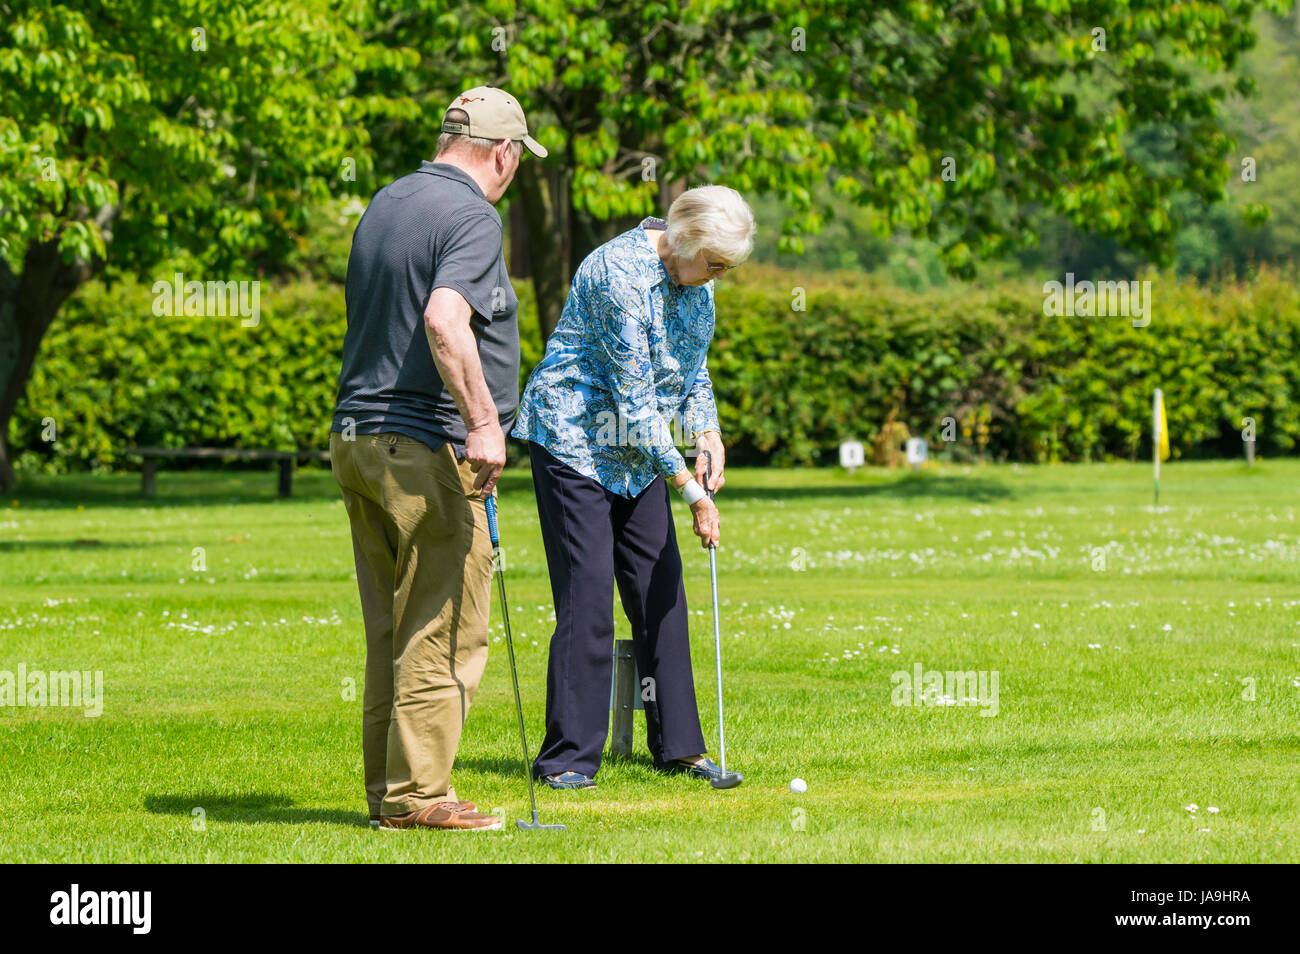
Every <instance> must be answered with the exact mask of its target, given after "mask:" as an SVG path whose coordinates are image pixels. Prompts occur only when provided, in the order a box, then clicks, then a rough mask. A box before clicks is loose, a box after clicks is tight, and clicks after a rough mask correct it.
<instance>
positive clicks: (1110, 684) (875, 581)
mask: <svg viewBox="0 0 1300 954" xmlns="http://www.w3.org/2000/svg"><path fill="white" fill-rule="evenodd" d="M1165 477H1166V479H1165V481H1164V486H1163V488H1162V490H1163V497H1162V506H1161V508H1160V509H1159V510H1154V509H1153V508H1152V506H1151V486H1150V474H1149V468H1147V467H1144V466H1138V465H1127V464H1113V465H1094V466H1073V467H1053V468H1049V467H1041V468H1028V467H1014V466H998V467H977V468H950V469H946V470H943V471H941V472H937V473H926V474H924V475H921V476H911V475H897V474H893V475H890V474H884V473H881V472H879V471H860V472H859V473H858V474H856V475H854V476H852V477H850V476H849V475H847V474H845V473H843V472H832V471H784V472H776V471H740V470H736V471H732V472H730V473H729V474H728V478H729V481H728V485H727V489H726V491H724V494H723V500H722V509H723V531H724V541H725V547H724V549H723V550H722V552H721V553H720V554H719V566H720V588H721V595H722V601H723V632H724V647H723V654H724V662H725V668H726V691H727V700H726V701H727V719H728V725H727V738H728V743H729V745H728V753H727V754H728V761H729V763H730V764H731V765H733V766H734V767H737V768H739V769H741V770H743V771H744V773H745V776H746V782H745V784H744V785H743V786H742V787H741V788H739V789H736V790H734V791H730V792H715V791H713V790H711V789H709V788H708V787H707V786H702V785H701V784H699V783H695V782H692V781H690V780H687V779H682V778H671V779H664V778H661V777H659V776H656V775H655V774H654V773H653V772H652V770H651V769H650V767H649V764H648V758H647V756H646V754H645V749H644V738H643V730H644V723H643V722H642V720H641V716H640V715H638V721H637V732H638V737H637V754H636V755H635V756H634V758H633V759H632V760H630V761H626V762H620V763H614V762H612V761H607V762H606V764H605V766H604V767H603V768H602V770H601V772H600V775H599V782H600V787H599V788H598V789H597V790H596V791H594V792H573V793H556V792H552V791H550V790H544V791H543V792H541V793H540V794H539V798H540V801H541V810H542V815H543V818H544V820H547V821H561V822H564V823H565V824H567V825H568V826H569V830H568V832H567V833H564V834H554V833H521V832H518V831H516V830H514V829H513V826H509V827H508V828H507V830H506V831H504V832H499V833H485V834H473V835H470V834H458V835H449V834H443V833H435V832H411V833H400V834H376V833H373V832H371V831H370V830H369V829H368V828H367V827H366V826H365V821H364V812H365V803H364V799H363V796H362V788H361V780H360V728H359V726H360V704H359V702H357V701H352V700H348V699H345V698H344V696H345V693H344V686H345V681H346V680H355V681H356V683H357V684H358V685H359V683H360V681H361V675H362V638H361V619H360V610H359V606H358V601H357V595H356V591H355V583H354V581H353V579H352V562H351V560H352V557H351V549H350V545H349V542H348V535H347V533H348V532H347V522H346V518H345V516H344V513H343V509H342V506H341V504H340V503H339V502H338V500H337V499H336V498H337V495H336V491H335V488H334V485H333V482H332V478H331V477H330V476H329V474H328V472H321V471H317V472H307V473H303V474H300V475H299V476H298V478H297V483H296V488H295V492H296V494H297V496H296V497H295V498H294V499H293V500H291V501H278V500H275V499H274V496H273V495H274V485H275V480H274V476H273V475H272V474H270V473H248V472H228V471H215V472H207V473H165V474H161V475H160V476H159V481H158V485H159V496H158V497H157V499H156V500H154V501H151V502H144V501H141V500H140V499H139V498H138V497H137V496H136V490H137V483H138V482H137V479H136V478H133V477H130V476H121V477H67V478H48V479H43V480H32V481H30V482H29V483H28V484H27V485H25V488H24V490H23V491H22V492H21V493H20V494H19V496H18V497H17V498H13V499H16V500H17V504H16V505H14V504H13V500H12V499H8V498H7V499H4V500H0V505H2V506H3V509H2V510H0V670H9V671H15V670H16V669H17V666H18V665H19V664H20V663H24V664H26V666H27V667H28V668H29V669H43V670H66V669H79V670H102V671H103V673H104V694H105V699H104V711H103V714H102V716H100V717H99V718H86V717H84V716H83V715H82V713H81V711H80V710H77V709H68V708H22V709H19V708H0V811H2V812H3V816H4V818H5V829H6V832H5V837H4V838H3V839H0V861H3V862H13V861H113V862H127V861H149V862H171V861H189V862H199V861H459V860H465V861H563V862H568V861H615V860H638V861H715V860H726V861H830V860H838V861H873V860H879V861H1010V862H1028V861H1095V862H1153V861H1197V862H1229V861H1273V862H1283V861H1295V860H1297V858H1300V819H1298V817H1297V815H1298V812H1300V809H1298V808H1297V806H1298V805H1300V799H1298V798H1297V796H1298V795H1300V786H1298V785H1297V781H1296V778H1297V764H1300V739H1298V738H1297V732H1298V730H1300V523H1298V522H1297V513H1296V511H1297V504H1300V495H1298V494H1297V493H1296V488H1297V487H1300V461H1297V460H1276V461H1272V460H1271V461H1266V462H1263V463H1261V464H1260V465H1259V466H1257V467H1256V468H1255V470H1254V471H1247V470H1246V469H1245V468H1244V466H1242V465H1240V464H1237V463H1186V464H1183V463H1177V464H1173V465H1168V466H1167V467H1166V471H1165ZM675 506H676V507H678V508H679V509H678V510H677V511H676V512H677V516H678V526H679V531H680V534H681V540H682V546H683V552H684V554H685V555H686V559H687V564H688V569H687V592H688V597H689V600H690V603H691V607H692V609H691V612H692V618H693V620H694V623H695V625H694V637H695V638H694V647H693V649H694V662H695V673H696V684H697V692H698V696H699V703H700V709H701V717H702V720H703V723H704V727H705V735H706V738H710V739H713V738H716V721H715V716H714V713H715V711H716V709H715V699H714V693H713V658H712V657H713V646H712V638H711V636H712V634H711V631H710V630H711V621H710V607H709V592H708V560H707V559H706V557H705V556H704V554H703V553H702V552H701V551H700V550H699V549H698V547H697V546H696V545H694V544H693V543H692V540H691V539H688V533H687V529H688V522H687V521H686V520H685V519H684V518H683V517H684V510H682V509H680V507H681V505H680V504H676V505H675ZM501 510H502V533H503V536H504V541H505V544H506V547H507V562H508V566H509V576H508V585H509V590H510V595H511V602H512V606H511V618H512V622H513V624H514V626H515V633H516V644H517V646H518V651H519V658H520V664H521V672H522V680H523V685H524V705H525V707H526V711H527V714H528V718H529V731H530V734H531V740H532V742H534V743H536V742H538V741H540V738H541V731H540V730H541V718H542V708H543V695H544V673H545V661H546V644H547V640H548V638H549V635H550V626H551V617H552V612H551V603H550V594H549V589H548V586H547V579H546V569H545V563H544V560H543V554H542V548H541V541H540V537H539V535H538V529H537V517H536V512H535V510H534V505H533V500H532V494H531V491H530V489H529V485H528V482H527V477H526V475H525V474H522V473H516V472H512V473H510V474H508V475H507V478H506V480H505V481H504V483H503V495H502V503H501ZM195 547H203V548H205V551H206V561H207V569H206V570H205V571H195V570H193V569H192V563H193V560H194V555H193V553H194V548H195ZM1099 554H1104V568H1103V567H1102V565H1101V561H1100V559H1099ZM616 618H617V619H618V620H619V632H620V634H622V635H626V634H627V625H626V623H625V622H624V621H623V620H622V619H621V613H620V614H617V615H616ZM493 627H494V636H498V635H499V632H500V630H499V614H498V611H497V608H496V607H495V606H494V617H493ZM493 650H494V651H493V655H492V658H491V661H490V663H489V666H488V671H487V675H486V677H485V679H484V681H483V685H482V688H481V690H480V693H479V696H478V698H477V700H476V702H475V705H474V708H473V710H472V712H471V714H470V718H469V723H468V726H467V728H466V733H465V738H464V741H463V743H462V746H461V750H460V759H459V761H458V763H457V766H456V771H455V773H454V782H455V784H456V788H457V791H458V793H459V794H460V795H461V797H464V798H472V799H474V800H475V801H477V802H478V803H479V804H480V805H481V806H484V807H485V808H488V809H491V808H494V807H499V808H501V809H503V810H504V811H505V812H506V813H507V815H508V817H509V819H510V820H511V821H513V819H515V818H518V817H522V816H523V815H524V814H525V808H526V802H527V798H526V794H525V790H524V784H523V778H522V776H521V774H520V766H519V753H518V735H517V731H516V729H515V727H514V712H513V705H512V702H511V698H510V680H509V673H508V670H507V660H506V653H505V651H504V650H505V647H504V645H502V644H501V643H499V642H494V647H493ZM917 663H920V664H922V665H923V666H924V667H925V668H926V669H938V670H959V669H960V670H988V671H996V672H997V673H998V676H999V697H998V706H997V714H996V716H993V717H985V716H982V715H981V711H982V710H981V707H980V706H978V705H925V706H897V705H893V704H891V692H892V691H893V689H894V686H893V684H892V683H891V674H892V673H894V672H895V671H898V670H907V671H910V670H911V669H912V667H913V666H914V665H915V664H917ZM1243 680H1253V681H1254V682H1253V685H1254V699H1253V701H1251V700H1247V699H1246V698H1244V697H1243V695H1244V694H1245V693H1246V688H1247V686H1246V683H1244V682H1243ZM794 776H801V777H803V778H804V779H806V780H807V781H808V785H809V791H808V793H807V794H806V795H802V796H796V795H793V794H791V793H790V792H789V791H788V790H787V785H788V782H789V780H790V779H791V778H792V777H794ZM1192 803H1195V804H1196V805H1197V806H1199V810H1198V811H1197V812H1196V813H1195V814H1194V815H1193V813H1191V812H1189V811H1187V810H1186V809H1185V806H1187V805H1189V804H1192ZM1209 806H1215V807H1217V808H1218V809H1219V811H1218V812H1217V813H1210V812H1209V811H1208V808H1209ZM196 809H201V810H202V812H203V813H204V814H203V821H204V824H203V825H202V826H196V821H195V816H194V811H195V810H196ZM1102 813H1104V819H1103V815H1102ZM799 822H802V828H803V830H798V823H799ZM196 827H202V829H203V830H196ZM1102 827H1104V830H1099V829H1100V828H1102ZM1202 829H1208V831H1203V830H1202Z"/></svg>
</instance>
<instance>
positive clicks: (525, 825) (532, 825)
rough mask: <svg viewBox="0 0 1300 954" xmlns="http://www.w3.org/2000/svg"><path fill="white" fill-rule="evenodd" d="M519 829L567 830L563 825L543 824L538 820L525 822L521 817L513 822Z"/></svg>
mask: <svg viewBox="0 0 1300 954" xmlns="http://www.w3.org/2000/svg"><path fill="white" fill-rule="evenodd" d="M515 824H516V825H518V826H519V830H520V831H568V829H567V828H565V827H564V826H563V825H543V824H542V823H541V822H539V821H531V822H526V821H524V820H523V819H520V820H519V821H517V822H515Z"/></svg>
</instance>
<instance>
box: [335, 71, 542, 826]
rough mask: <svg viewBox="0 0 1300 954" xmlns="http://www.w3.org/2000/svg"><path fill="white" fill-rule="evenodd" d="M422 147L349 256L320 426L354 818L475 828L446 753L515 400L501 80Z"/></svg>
mask: <svg viewBox="0 0 1300 954" xmlns="http://www.w3.org/2000/svg"><path fill="white" fill-rule="evenodd" d="M442 130H443V133H442V136H441V137H440V138H439V140H438V152H437V155H436V157H435V158H434V160H433V161H432V162H425V163H423V164H422V165H421V167H420V168H419V169H418V170H416V171H415V172H413V173H411V174H410V175H407V176H403V177H402V178H400V179H398V180H397V181H396V182H394V183H392V184H391V185H388V186H385V187H384V188H383V189H380V190H379V192H378V193H376V195H375V197H374V198H373V199H372V200H371V202H370V205H369V207H368V208H367V209H366V213H365V215H364V216H362V218H361V222H360V223H359V224H358V225H357V230H356V233H355V235H354V236H353V239H352V254H351V256H350V257H349V259H348V275H347V313H348V329H347V335H346V337H345V338H344V342H343V368H342V372H341V374H340V375H339V391H338V406H337V409H336V411H335V414H334V423H333V428H332V430H333V433H331V435H330V454H331V458H332V461H333V465H332V466H333V470H334V476H335V478H336V479H337V480H338V483H339V486H340V487H341V488H342V490H343V500H344V503H345V504H346V506H347V512H348V519H349V521H350V522H351V526H352V546H353V553H354V556H355V558H356V567H357V585H358V588H359V589H360V592H361V609H362V614H363V616H364V618H365V630H366V685H365V702H364V709H363V714H362V751H363V755H364V765H365V786H366V800H367V802H368V803H369V807H370V822H371V824H372V825H373V826H375V827H378V828H383V829H403V828H441V829H469V830H473V831H485V830H489V829H493V828H500V827H501V822H500V819H499V818H497V817H496V816H493V815H487V814H481V813H479V812H477V811H476V810H475V806H474V803H473V802H466V801H461V800H459V799H458V798H457V796H456V792H455V791H454V790H453V788H452V787H451V768H452V763H453V761H455V758H456V748H457V746H458V745H459V743H460V735H461V729H462V727H463V726H464V723H465V717H466V715H467V714H468V712H469V707H470V703H471V702H472V701H473V699H474V692H475V690H476V689H477V688H478V683H479V679H480V678H481V677H482V675H483V668H484V666H485V665H486V663H487V654H488V607H489V598H490V590H491V581H492V554H491V546H490V544H489V541H488V531H487V515H486V511H485V509H484V499H485V498H486V497H488V496H489V495H490V494H491V493H492V492H493V488H494V487H495V485H496V482H497V479H498V477H499V476H500V474H501V468H502V467H503V466H505V460H506V452H505V431H506V430H508V429H509V428H510V426H511V423H512V422H513V420H514V417H515V411H516V409H517V408H518V404H519V329H518V325H517V323H516V312H517V310H518V305H519V301H518V299H517V298H516V297H515V293H514V289H513V288H512V287H511V285H510V279H509V276H508V275H507V272H506V264H505V259H504V256H503V254H502V247H501V218H500V216H499V215H498V214H497V212H496V210H495V209H494V208H493V207H492V203H494V202H496V201H497V200H499V199H500V198H501V196H502V195H504V194H505V191H506V188H507V187H508V186H509V185H510V182H511V180H512V179H513V178H514V174H515V170H516V169H517V168H518V167H519V159H520V156H521V154H522V149H523V147H527V148H528V150H529V151H530V152H532V153H533V154H534V155H536V156H539V157H544V156H545V155H546V150H545V149H543V148H542V147H541V146H540V145H539V144H538V143H537V142H536V141H535V140H533V139H532V137H530V136H529V135H528V126H527V121H526V120H525V118H524V113H523V110H522V109H521V108H520V106H519V104H518V103H517V102H516V101H515V99H514V98H513V97H512V96H510V95H509V94H508V93H506V92H505V91H504V90H501V89H496V88H495V87H491V86H481V87H478V88H476V89H471V90H468V91H467V92H465V93H463V94H462V95H460V96H458V97H456V99H455V100H453V101H452V103H451V105H450V106H449V107H448V108H447V112H446V114H445V116H444V120H443V124H442Z"/></svg>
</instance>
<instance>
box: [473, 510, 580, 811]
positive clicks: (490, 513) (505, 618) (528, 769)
mask: <svg viewBox="0 0 1300 954" xmlns="http://www.w3.org/2000/svg"><path fill="white" fill-rule="evenodd" d="M485 503H486V506H487V520H488V537H489V538H491V540H492V562H493V564H495V566H496V577H497V592H499V593H500V594H501V621H502V622H503V623H505V627H506V650H507V651H508V652H509V653H510V682H511V683H512V684H513V685H514V687H515V714H516V715H517V716H518V717H519V744H520V746H522V748H523V753H524V777H525V778H527V779H528V805H529V807H530V808H531V809H532V810H533V820H532V821H531V822H526V821H523V820H518V821H516V822H515V824H516V825H518V826H519V828H520V829H522V830H523V831H565V830H566V829H565V827H564V826H563V825H543V824H542V823H541V822H539V821H538V820H537V796H536V795H535V794H534V793H533V766H532V764H531V763H530V762H529V760H528V736H527V735H526V734H525V732H524V704H523V703H522V702H520V701H519V670H518V669H517V668H516V667H515V644H514V640H512V639H511V638H510V606H509V603H508V602H507V600H506V569H505V566H504V565H503V564H502V562H501V538H500V536H499V535H498V534H497V499H496V496H495V495H493V496H491V497H488V499H487V500H486V501H485Z"/></svg>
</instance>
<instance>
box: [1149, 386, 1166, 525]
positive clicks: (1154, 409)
mask: <svg viewBox="0 0 1300 954" xmlns="http://www.w3.org/2000/svg"><path fill="white" fill-rule="evenodd" d="M1164 397H1165V395H1164V392H1163V391H1161V390H1160V389H1159V388H1156V393H1155V396H1154V397H1153V398H1152V399H1151V422H1152V425H1151V438H1152V440H1151V463H1152V464H1153V465H1154V467H1155V485H1156V486H1155V490H1156V494H1155V499H1156V503H1155V505H1156V506H1157V507H1159V506H1160V437H1161V434H1160V408H1161V406H1162V405H1163V404H1164Z"/></svg>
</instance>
